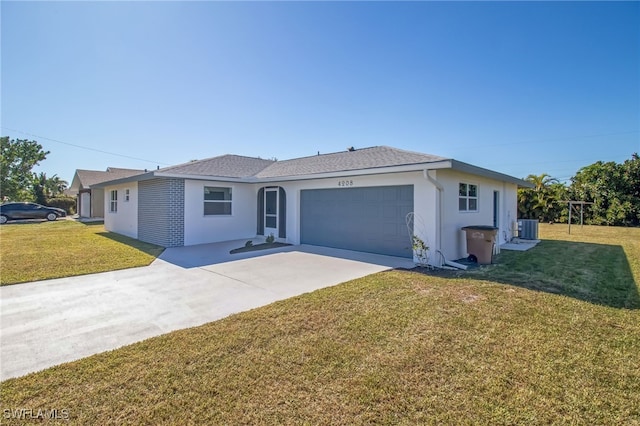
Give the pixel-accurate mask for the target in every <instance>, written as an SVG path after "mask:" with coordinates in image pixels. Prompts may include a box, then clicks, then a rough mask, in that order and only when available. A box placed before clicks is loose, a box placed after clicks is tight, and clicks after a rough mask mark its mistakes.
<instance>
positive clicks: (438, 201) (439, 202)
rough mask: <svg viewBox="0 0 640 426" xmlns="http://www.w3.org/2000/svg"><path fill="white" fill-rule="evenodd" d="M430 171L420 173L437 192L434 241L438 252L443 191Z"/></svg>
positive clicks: (439, 247) (440, 246)
mask: <svg viewBox="0 0 640 426" xmlns="http://www.w3.org/2000/svg"><path fill="white" fill-rule="evenodd" d="M430 172H431V170H429V169H424V170H423V171H422V173H423V174H424V178H425V179H426V180H428V181H429V182H430V183H431V184H432V185H433V186H435V187H436V189H437V190H438V200H437V203H438V209H437V211H436V241H437V244H438V248H437V250H438V251H440V249H442V215H443V207H442V192H443V191H444V186H442V184H441V183H440V182H438V181H437V180H435V179H434V178H433V177H432V176H431V174H430Z"/></svg>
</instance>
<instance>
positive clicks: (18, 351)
mask: <svg viewBox="0 0 640 426" xmlns="http://www.w3.org/2000/svg"><path fill="white" fill-rule="evenodd" d="M244 242H245V241H244V240H243V241H231V242H225V243H216V244H203V245H198V246H190V247H179V248H170V249H166V250H165V251H164V253H163V254H162V255H161V256H160V257H159V258H158V259H156V260H155V261H154V262H153V263H152V264H151V265H150V266H146V267H142V268H134V269H126V270H121V271H113V272H106V273H100V274H92V275H85V276H80V277H71V278H61V279H54V280H47V281H40V282H33V283H26V284H18V285H11V286H4V287H1V288H0V366H1V368H0V380H5V379H8V378H11V377H18V376H22V375H24V374H27V373H30V372H34V371H38V370H42V369H44V368H47V367H51V366H54V365H57V364H61V363H64V362H68V361H73V360H76V359H80V358H83V357H86V356H89V355H93V354H96V353H99V352H103V351H107V350H111V349H115V348H118V347H120V346H123V345H127V344H131V343H134V342H138V341H141V340H144V339H147V338H149V337H153V336H158V335H160V334H164V333H168V332H170V331H174V330H178V329H182V328H187V327H193V326H197V325H201V324H204V323H207V322H211V321H215V320H218V319H220V318H223V317H226V316H228V315H230V314H233V313H236V312H241V311H245V310H249V309H253V308H256V307H259V306H263V305H267V304H269V303H272V302H274V301H277V300H282V299H286V298H289V297H292V296H296V295H299V294H303V293H307V292H311V291H314V290H317V289H320V288H323V287H329V286H333V285H336V284H339V283H342V282H345V281H348V280H351V279H355V278H359V277H363V276H366V275H369V274H373V273H376V272H380V271H383V270H386V269H390V268H394V267H412V266H413V264H412V262H411V261H410V260H409V259H402V258H396V257H390V256H380V255H373V254H368V253H360V252H351V251H347V250H337V249H330V248H325V247H314V246H304V245H302V246H288V247H283V248H279V249H271V250H263V251H257V252H250V253H243V254H237V255H230V254H229V250H231V249H233V248H237V247H241V246H243V245H244Z"/></svg>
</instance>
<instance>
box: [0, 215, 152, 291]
mask: <svg viewBox="0 0 640 426" xmlns="http://www.w3.org/2000/svg"><path fill="white" fill-rule="evenodd" d="M0 250H1V252H0V271H1V272H0V284H1V285H7V284H16V283H22V282H28V281H37V280H45V279H49V278H60V277H68V276H73V275H84V274H92V273H95V272H105V271H113V270H116V269H125V268H133V267H136V266H146V265H149V264H150V263H151V262H153V260H154V259H155V258H156V257H157V256H158V255H159V254H160V253H162V250H163V249H162V248H161V247H158V246H155V245H153V244H147V243H143V242H140V241H138V240H134V239H132V238H128V237H124V236H122V235H118V234H113V233H110V232H106V231H105V229H104V225H103V224H102V223H101V222H98V223H86V224H83V223H80V222H75V221H72V220H58V221H55V222H30V223H9V224H6V225H2V226H0Z"/></svg>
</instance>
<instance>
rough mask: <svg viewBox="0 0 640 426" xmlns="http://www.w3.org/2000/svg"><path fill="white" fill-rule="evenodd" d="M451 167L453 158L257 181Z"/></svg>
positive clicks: (282, 180) (276, 177)
mask: <svg viewBox="0 0 640 426" xmlns="http://www.w3.org/2000/svg"><path fill="white" fill-rule="evenodd" d="M448 168H451V160H439V161H434V162H429V163H415V164H406V165H402V166H384V167H372V168H368V169H356V170H341V171H336V172H325V173H313V174H307V175H294V176H272V177H264V178H258V179H256V181H257V182H286V181H293V180H310V179H328V178H336V177H346V176H365V175H378V174H388V173H403V172H415V171H422V170H424V169H448Z"/></svg>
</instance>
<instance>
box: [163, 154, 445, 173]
mask: <svg viewBox="0 0 640 426" xmlns="http://www.w3.org/2000/svg"><path fill="white" fill-rule="evenodd" d="M442 160H446V158H443V157H438V156H435V155H429V154H421V153H418V152H411V151H404V150H401V149H397V148H391V147H388V146H375V147H371V148H362V149H356V150H354V151H342V152H334V153H331V154H322V155H314V156H311V157H303V158H294V159H291V160H283V161H273V160H264V159H262V158H254V157H243V156H241V155H230V154H227V155H222V156H220V157H213V158H208V159H206V160H197V161H192V162H190V163H184V164H180V165H177V166H170V167H166V168H164V169H160V170H159V173H161V174H165V173H166V174H172V175H191V176H208V177H227V178H249V177H255V178H258V179H260V178H277V177H288V176H301V175H314V174H319V173H330V172H342V171H350V170H363V169H373V168H379V167H390V166H403V165H407V164H424V163H432V162H435V161H442Z"/></svg>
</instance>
